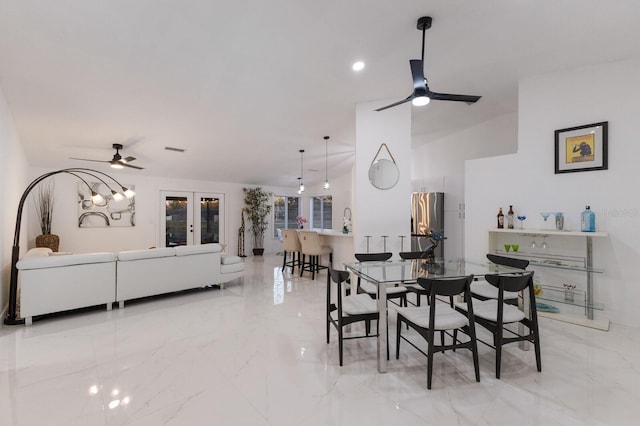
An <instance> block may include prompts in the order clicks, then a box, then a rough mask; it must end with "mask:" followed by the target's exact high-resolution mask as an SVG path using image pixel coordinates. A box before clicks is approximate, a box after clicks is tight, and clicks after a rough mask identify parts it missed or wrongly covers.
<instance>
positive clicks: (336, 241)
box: [311, 228, 355, 270]
mask: <svg viewBox="0 0 640 426" xmlns="http://www.w3.org/2000/svg"><path fill="white" fill-rule="evenodd" d="M311 230H312V231H315V232H317V233H318V234H319V235H320V243H321V244H322V245H325V246H329V247H331V248H332V249H333V267H334V268H336V269H340V270H344V264H345V263H353V262H354V259H355V258H354V257H353V255H354V253H355V251H354V248H353V233H351V232H350V233H348V234H343V233H342V231H341V230H337V229H317V228H314V229H311Z"/></svg>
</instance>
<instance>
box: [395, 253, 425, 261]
mask: <svg viewBox="0 0 640 426" xmlns="http://www.w3.org/2000/svg"><path fill="white" fill-rule="evenodd" d="M399 254H400V258H401V259H404V260H414V259H426V258H427V257H429V254H430V253H429V252H428V251H401V252H400V253H399Z"/></svg>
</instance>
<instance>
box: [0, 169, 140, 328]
mask: <svg viewBox="0 0 640 426" xmlns="http://www.w3.org/2000/svg"><path fill="white" fill-rule="evenodd" d="M60 173H66V174H70V175H73V176H75V177H77V178H78V179H80V180H81V181H82V182H83V183H84V184H85V185H87V187H88V188H89V190H90V191H91V197H92V201H94V202H95V201H96V200H97V199H99V197H101V195H100V194H98V193H97V192H96V191H94V190H93V188H92V187H91V185H89V183H88V182H87V181H86V180H84V179H83V178H82V175H85V177H86V176H90V177H93V178H96V179H98V180H99V181H101V182H102V183H104V184H105V185H106V186H107V187H108V188H109V189H110V190H111V194H112V195H113V196H114V197H116V195H117V196H118V197H119V196H121V195H123V196H126V197H127V198H131V197H133V196H134V195H135V193H134V192H133V191H132V190H130V189H128V188H126V187H124V186H123V185H122V184H120V182H118V181H117V180H115V179H114V178H112V177H111V176H109V175H108V174H106V173H103V172H100V171H98V170H93V169H85V168H75V167H74V168H69V169H61V170H56V171H53V172H48V173H45V174H43V175H41V176H39V177H37V178H35V179H34V180H33V181H32V182H31V183H30V184H29V185H28V186H27V189H25V190H24V192H23V193H22V197H20V202H19V203H18V214H17V217H16V229H15V231H14V233H13V248H12V250H11V280H10V282H9V310H8V312H7V316H6V317H5V319H4V323H5V324H6V325H18V324H24V319H20V318H18V316H17V312H16V311H17V309H16V307H17V306H16V305H17V295H18V268H17V267H16V264H17V263H18V257H19V256H20V227H21V224H22V209H23V207H24V203H25V201H26V200H27V196H28V195H29V193H30V192H31V190H32V189H33V188H35V187H36V186H37V185H38V184H39V183H40V182H42V181H43V180H45V179H47V178H49V177H51V176H54V175H57V174H60ZM99 176H102V177H104V178H107V179H108V180H111V181H113V182H115V183H116V185H117V186H118V187H119V188H120V189H121V192H120V191H115V190H114V189H113V188H111V185H108V184H107V183H106V182H105V181H104V180H103V179H102V178H100V177H99Z"/></svg>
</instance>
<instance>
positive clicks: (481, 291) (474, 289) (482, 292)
mask: <svg viewBox="0 0 640 426" xmlns="http://www.w3.org/2000/svg"><path fill="white" fill-rule="evenodd" d="M471 293H472V294H477V295H478V296H481V297H486V298H487V299H497V298H498V289H497V288H496V287H494V286H492V285H491V284H489V283H488V282H474V283H471ZM517 298H518V293H516V292H513V291H505V292H504V299H505V300H509V299H517Z"/></svg>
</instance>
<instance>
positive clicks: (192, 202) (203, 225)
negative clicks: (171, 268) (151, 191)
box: [160, 191, 224, 247]
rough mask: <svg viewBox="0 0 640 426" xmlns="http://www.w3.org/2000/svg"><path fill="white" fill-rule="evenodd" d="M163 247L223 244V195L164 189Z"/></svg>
mask: <svg viewBox="0 0 640 426" xmlns="http://www.w3.org/2000/svg"><path fill="white" fill-rule="evenodd" d="M160 198H161V216H162V217H161V220H160V240H161V242H162V246H163V247H174V246H181V245H191V244H207V243H224V194H216V193H206V192H183V191H162V192H161V194H160Z"/></svg>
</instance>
